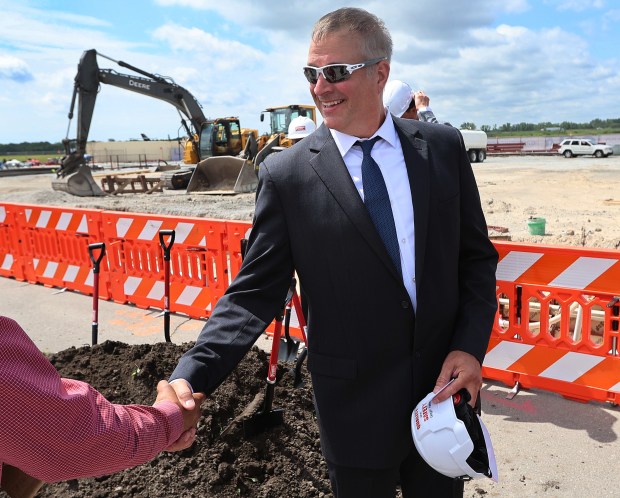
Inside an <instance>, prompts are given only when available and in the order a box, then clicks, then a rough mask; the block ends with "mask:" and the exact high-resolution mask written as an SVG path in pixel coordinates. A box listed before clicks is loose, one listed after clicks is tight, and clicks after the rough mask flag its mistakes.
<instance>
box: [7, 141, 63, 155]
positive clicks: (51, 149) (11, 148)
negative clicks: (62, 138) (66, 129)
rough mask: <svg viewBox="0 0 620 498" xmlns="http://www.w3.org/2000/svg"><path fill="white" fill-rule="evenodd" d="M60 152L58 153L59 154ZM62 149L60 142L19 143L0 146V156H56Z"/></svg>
mask: <svg viewBox="0 0 620 498" xmlns="http://www.w3.org/2000/svg"><path fill="white" fill-rule="evenodd" d="M59 151H60V152H59ZM62 151H64V147H63V145H62V142H56V143H50V142H21V143H18V144H0V155H9V154H17V153H32V154H47V153H50V154H57V153H61V154H62V153H63V152H62Z"/></svg>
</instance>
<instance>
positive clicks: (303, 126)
mask: <svg viewBox="0 0 620 498" xmlns="http://www.w3.org/2000/svg"><path fill="white" fill-rule="evenodd" d="M295 131H306V125H301V126H295Z"/></svg>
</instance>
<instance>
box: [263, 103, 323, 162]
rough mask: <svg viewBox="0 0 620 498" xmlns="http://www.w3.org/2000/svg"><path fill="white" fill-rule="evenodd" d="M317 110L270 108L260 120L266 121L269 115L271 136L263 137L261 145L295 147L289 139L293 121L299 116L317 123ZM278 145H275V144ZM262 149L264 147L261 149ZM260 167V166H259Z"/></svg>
mask: <svg viewBox="0 0 620 498" xmlns="http://www.w3.org/2000/svg"><path fill="white" fill-rule="evenodd" d="M315 111H316V108H315V107H314V106H311V105H297V104H291V105H286V106H278V107H268V108H267V109H265V110H264V111H263V112H262V113H261V115H260V120H261V121H264V120H265V113H269V124H270V129H271V132H270V135H269V136H266V135H263V136H262V137H261V144H260V145H264V146H265V145H267V144H270V145H271V147H280V148H288V147H290V146H291V145H293V142H292V140H290V139H289V138H288V137H287V134H288V126H289V125H290V124H291V121H292V120H293V119H295V118H297V117H299V116H305V117H307V118H310V119H311V120H312V121H314V122H315V123H316V112H315ZM275 141H277V143H275V144H274V142H275ZM260 148H262V147H260ZM275 150H278V149H277V148H276V149H275ZM257 166H258V164H257Z"/></svg>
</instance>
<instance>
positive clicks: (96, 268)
mask: <svg viewBox="0 0 620 498" xmlns="http://www.w3.org/2000/svg"><path fill="white" fill-rule="evenodd" d="M97 249H99V250H100V252H99V255H98V256H97V257H95V255H94V251H95V250H97ZM104 254H105V243H104V242H97V243H95V244H89V245H88V255H89V256H90V260H91V261H92V262H93V273H99V263H101V260H102V259H103V256H104Z"/></svg>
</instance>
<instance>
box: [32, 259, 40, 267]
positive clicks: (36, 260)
mask: <svg viewBox="0 0 620 498" xmlns="http://www.w3.org/2000/svg"><path fill="white" fill-rule="evenodd" d="M32 266H33V267H34V268H35V269H36V267H37V266H39V258H32Z"/></svg>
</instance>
